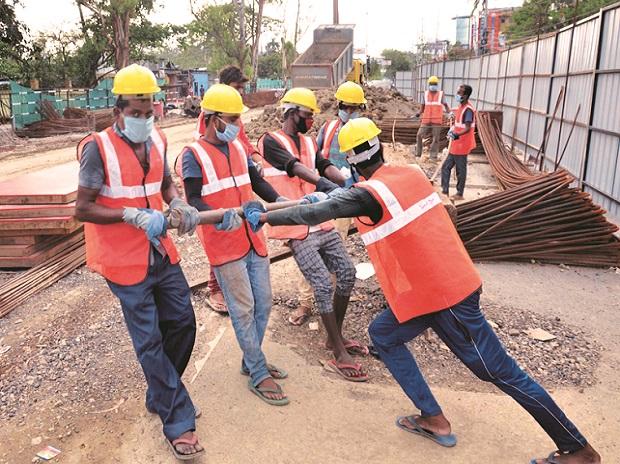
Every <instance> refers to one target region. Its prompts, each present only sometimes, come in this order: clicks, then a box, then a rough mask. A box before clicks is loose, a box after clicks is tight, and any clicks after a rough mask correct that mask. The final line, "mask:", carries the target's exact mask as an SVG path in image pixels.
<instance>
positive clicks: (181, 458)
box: [166, 435, 205, 461]
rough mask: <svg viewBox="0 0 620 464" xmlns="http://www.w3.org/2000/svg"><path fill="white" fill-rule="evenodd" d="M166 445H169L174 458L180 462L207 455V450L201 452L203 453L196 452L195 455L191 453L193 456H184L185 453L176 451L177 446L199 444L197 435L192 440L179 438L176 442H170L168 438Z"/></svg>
mask: <svg viewBox="0 0 620 464" xmlns="http://www.w3.org/2000/svg"><path fill="white" fill-rule="evenodd" d="M166 443H168V446H169V447H170V450H171V451H172V454H174V457H175V458H177V459H178V460H179V461H191V460H193V459H196V458H197V457H199V456H202V455H203V454H205V450H204V449H203V450H201V451H196V452H195V453H191V454H183V453H179V452H178V451H177V449H176V445H191V446H194V445H196V444H198V437H197V436H196V435H194V438H193V439H190V438H177V439H176V440H172V441H170V440H168V439H167V438H166Z"/></svg>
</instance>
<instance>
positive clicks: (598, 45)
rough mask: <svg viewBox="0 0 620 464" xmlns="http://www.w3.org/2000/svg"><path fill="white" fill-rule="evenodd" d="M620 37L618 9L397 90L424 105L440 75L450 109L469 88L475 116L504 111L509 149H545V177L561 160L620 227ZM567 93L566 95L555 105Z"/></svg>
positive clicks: (407, 81)
mask: <svg viewBox="0 0 620 464" xmlns="http://www.w3.org/2000/svg"><path fill="white" fill-rule="evenodd" d="M619 38H620V3H617V4H615V5H612V6H609V7H607V8H605V9H603V10H601V11H600V12H599V13H598V14H596V15H593V16H590V17H588V18H585V19H583V20H581V21H579V22H577V23H576V24H575V25H574V26H568V27H566V28H564V29H562V30H560V31H557V32H555V33H552V34H547V35H545V36H541V37H539V38H534V39H532V40H530V41H528V42H526V43H524V44H521V45H519V46H517V47H513V48H510V49H508V50H505V51H503V52H501V53H497V54H493V55H484V56H481V57H476V58H470V59H467V60H457V61H444V62H439V63H429V64H425V65H422V66H419V67H418V68H416V69H415V70H414V71H413V72H409V73H397V75H396V79H395V85H396V87H397V88H398V89H399V90H400V91H401V92H403V93H404V94H405V95H407V94H409V95H412V96H414V98H417V99H422V97H423V92H424V90H425V88H426V80H427V78H428V77H429V76H431V75H437V76H439V77H440V78H441V82H440V85H441V87H442V88H443V90H444V91H445V94H446V98H447V99H448V102H449V103H450V104H451V106H455V102H454V93H455V91H456V89H457V88H458V85H459V84H462V83H465V84H469V85H471V86H472V87H473V89H474V92H473V95H472V98H471V101H472V103H473V104H474V105H475V106H476V108H477V109H478V110H485V109H501V110H503V112H504V123H503V127H502V132H503V133H504V136H505V138H506V141H507V142H508V143H510V144H512V145H513V146H514V147H516V148H517V149H519V150H521V151H523V152H524V153H527V155H530V156H532V157H533V156H536V153H537V152H538V151H539V149H542V151H543V152H544V159H543V162H542V164H543V166H544V169H546V170H553V169H554V166H555V163H556V160H558V158H561V161H560V163H559V164H560V165H561V166H563V167H565V168H566V169H568V170H569V171H570V172H571V173H572V174H573V175H575V177H576V178H577V179H578V181H579V185H580V186H581V187H582V188H583V189H584V190H585V191H587V192H589V193H591V194H592V196H593V198H594V200H595V201H596V202H597V203H599V204H601V205H602V206H603V207H604V208H605V209H607V211H608V212H609V215H610V217H611V218H613V219H614V220H615V221H616V222H620V47H619V46H618V40H619ZM562 87H564V95H563V96H562V98H560V99H558V96H559V94H560V89H561V88H562ZM556 104H557V111H555V109H556ZM578 108H579V113H578V114H577V110H578ZM554 111H555V117H554V116H553V114H554ZM575 116H577V118H576V124H575V128H574V130H573V134H572V136H571V138H570V141H569V142H568V144H566V141H567V138H568V137H569V134H570V132H571V127H572V125H573V120H574V119H575ZM546 127H548V128H549V129H548V132H549V133H548V137H547V143H546V146H545V145H544V142H543V136H544V132H545V128H546ZM565 147H566V151H565V153H564V155H563V157H562V152H563V151H564V148H565Z"/></svg>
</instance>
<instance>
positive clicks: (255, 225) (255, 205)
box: [243, 201, 267, 232]
mask: <svg viewBox="0 0 620 464" xmlns="http://www.w3.org/2000/svg"><path fill="white" fill-rule="evenodd" d="M266 212H267V210H266V209H265V206H264V205H263V204H262V203H261V202H260V201H248V202H247V203H244V204H243V215H244V216H245V220H246V221H248V223H249V224H250V227H251V228H252V231H254V232H258V231H259V230H260V228H261V227H263V224H262V223H261V222H260V215H261V214H262V213H266Z"/></svg>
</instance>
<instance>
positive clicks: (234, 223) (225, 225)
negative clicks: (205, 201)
mask: <svg viewBox="0 0 620 464" xmlns="http://www.w3.org/2000/svg"><path fill="white" fill-rule="evenodd" d="M242 224H243V219H241V216H239V214H238V213H237V210H236V209H233V208H231V209H227V210H226V212H225V213H224V217H223V218H222V222H220V223H219V224H215V228H216V229H217V230H222V231H226V232H232V231H233V230H237V229H238V228H239V227H241V225H242Z"/></svg>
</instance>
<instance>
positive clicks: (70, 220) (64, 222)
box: [0, 216, 78, 231]
mask: <svg viewBox="0 0 620 464" xmlns="http://www.w3.org/2000/svg"><path fill="white" fill-rule="evenodd" d="M76 223H78V221H77V219H75V218H74V217H73V216H60V217H48V218H20V219H0V230H4V231H7V230H39V229H42V230H43V229H67V230H68V229H71V228H73V227H74V225H75V224H76Z"/></svg>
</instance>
